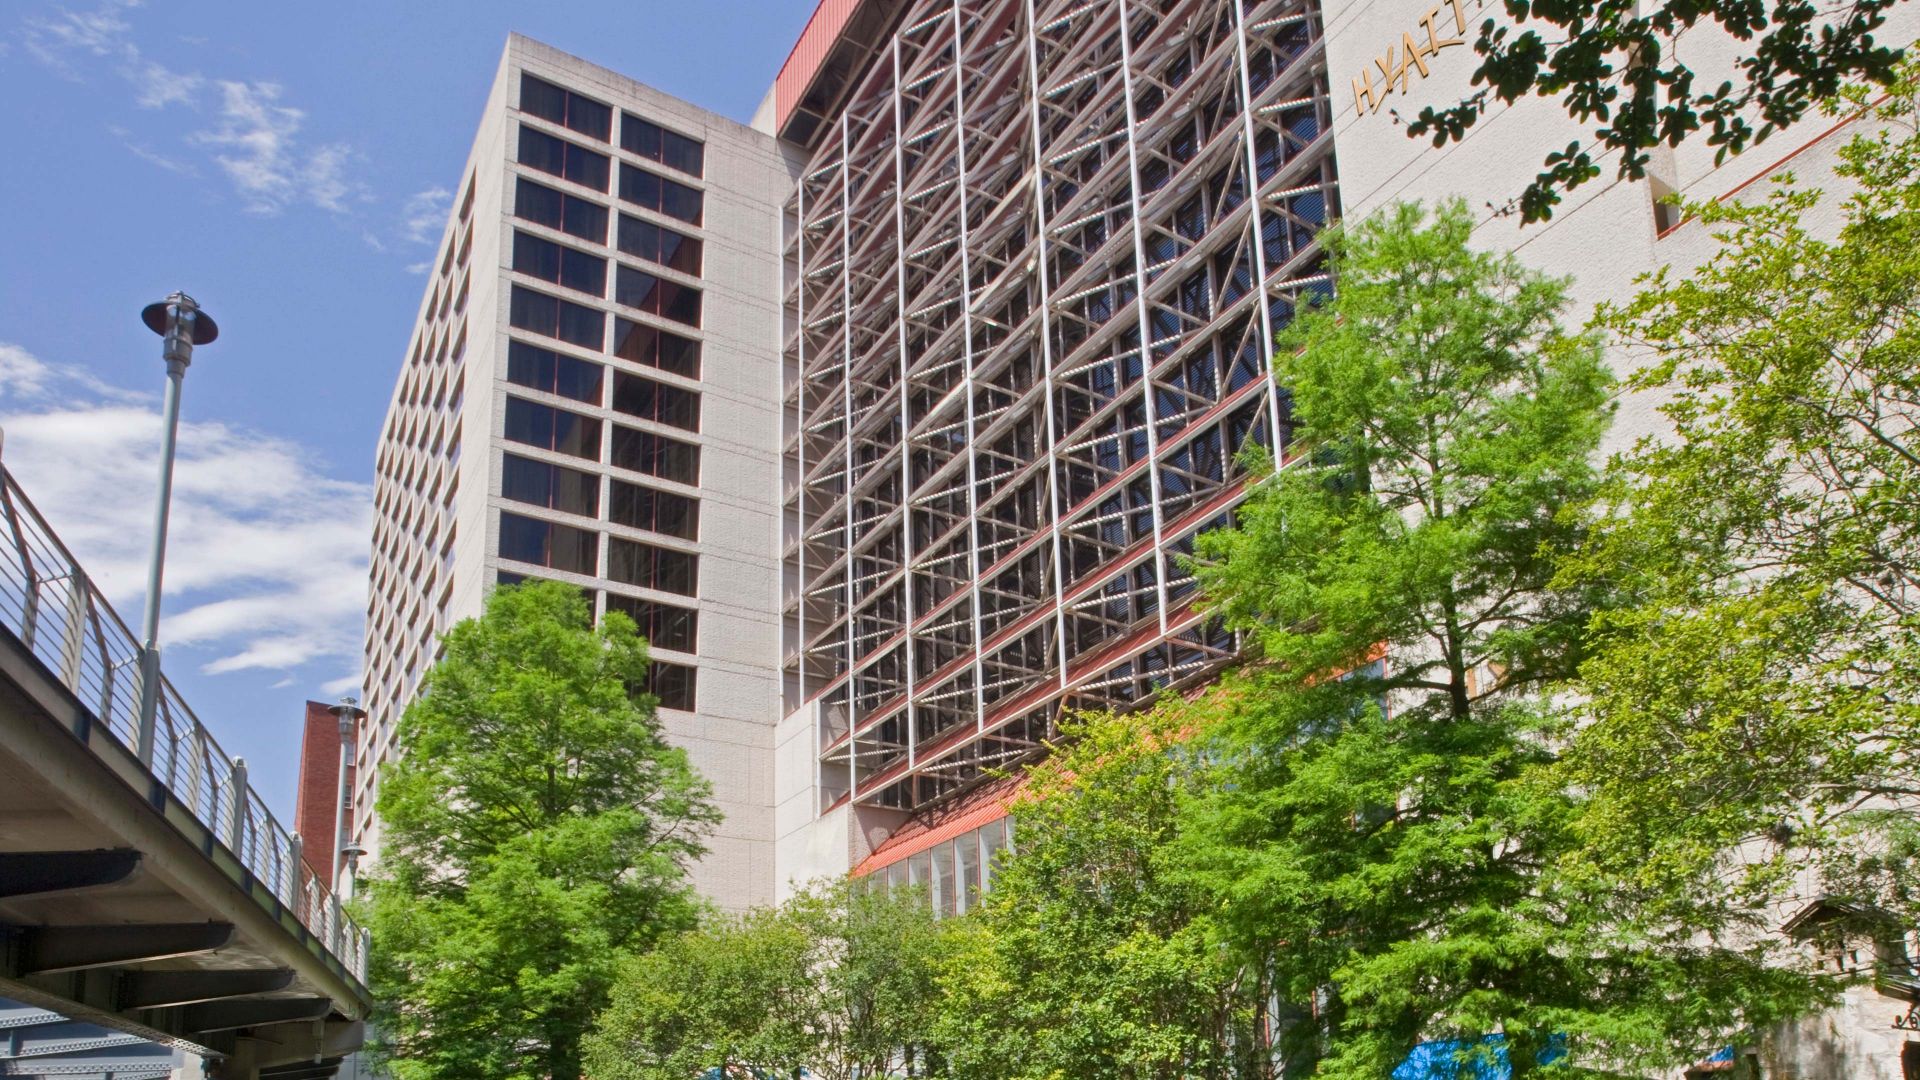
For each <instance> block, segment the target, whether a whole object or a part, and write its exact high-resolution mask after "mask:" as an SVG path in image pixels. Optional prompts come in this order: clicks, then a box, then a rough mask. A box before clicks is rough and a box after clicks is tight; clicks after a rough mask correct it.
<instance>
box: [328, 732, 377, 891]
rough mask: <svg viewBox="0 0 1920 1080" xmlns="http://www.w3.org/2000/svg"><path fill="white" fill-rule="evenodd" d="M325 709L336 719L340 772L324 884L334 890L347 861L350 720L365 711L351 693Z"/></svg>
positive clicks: (350, 748)
mask: <svg viewBox="0 0 1920 1080" xmlns="http://www.w3.org/2000/svg"><path fill="white" fill-rule="evenodd" d="M327 711H328V712H331V713H332V714H333V715H334V716H335V717H338V718H339V720H340V776H339V781H338V784H337V795H336V797H335V799H334V807H333V815H334V816H333V872H332V874H331V876H329V877H328V878H327V887H328V888H329V889H332V890H333V891H334V892H335V893H336V894H338V893H339V891H340V875H341V873H342V872H343V871H344V870H345V869H346V865H347V849H348V848H349V847H351V846H352V845H351V844H349V843H348V838H347V816H348V815H347V807H348V805H349V803H348V801H347V800H348V798H349V796H350V795H351V790H350V789H349V788H348V786H347V768H348V767H349V766H350V765H352V764H353V742H354V723H355V721H357V720H359V719H360V718H361V717H363V716H365V715H367V714H366V711H365V710H363V709H361V708H360V702H359V699H357V698H355V697H353V696H352V695H348V696H346V697H343V698H341V699H340V704H338V705H335V706H333V707H332V708H330V709H328V710H327Z"/></svg>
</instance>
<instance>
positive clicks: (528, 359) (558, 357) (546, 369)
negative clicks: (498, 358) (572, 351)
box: [507, 341, 606, 405]
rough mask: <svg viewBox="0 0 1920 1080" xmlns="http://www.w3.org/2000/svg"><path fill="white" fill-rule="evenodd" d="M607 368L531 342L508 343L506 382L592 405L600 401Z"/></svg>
mask: <svg viewBox="0 0 1920 1080" xmlns="http://www.w3.org/2000/svg"><path fill="white" fill-rule="evenodd" d="M605 370H606V369H604V368H602V367H601V366H600V365H599V364H592V363H588V362H587V361H585V360H576V359H574V358H573V357H571V356H566V355H564V354H561V353H557V352H554V351H553V350H551V349H542V348H540V347H539V346H537V345H529V344H527V343H526V342H524V341H512V342H508V344H507V381H508V382H511V383H517V384H519V385H521V386H525V387H528V388H530V389H534V390H542V391H545V392H546V393H549V394H558V395H560V396H561V397H569V398H572V399H574V400H575V401H584V402H586V403H587V404H589V405H598V404H600V382H601V379H602V378H603V372H604V371H605Z"/></svg>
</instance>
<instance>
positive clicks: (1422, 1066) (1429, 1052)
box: [1393, 1035, 1567, 1080]
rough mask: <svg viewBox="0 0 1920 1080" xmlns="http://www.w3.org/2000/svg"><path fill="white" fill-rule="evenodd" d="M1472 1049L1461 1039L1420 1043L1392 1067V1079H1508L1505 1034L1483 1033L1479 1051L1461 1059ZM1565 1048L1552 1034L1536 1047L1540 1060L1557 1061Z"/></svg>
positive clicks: (1563, 1040)
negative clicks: (1540, 1045)
mask: <svg viewBox="0 0 1920 1080" xmlns="http://www.w3.org/2000/svg"><path fill="white" fill-rule="evenodd" d="M1472 1049H1475V1047H1474V1046H1473V1044H1471V1043H1469V1042H1468V1041H1467V1040H1465V1039H1436V1040H1434V1041H1433V1042H1424V1043H1421V1044H1420V1045H1419V1046H1416V1047H1414V1048H1413V1051H1412V1053H1409V1054H1408V1055H1407V1056H1406V1059H1405V1060H1403V1061H1402V1062H1400V1064H1399V1065H1397V1066H1395V1067H1394V1070H1393V1080H1510V1078H1511V1077H1512V1076H1513V1067H1512V1066H1511V1065H1509V1064H1508V1063H1507V1037H1506V1036H1505V1035H1488V1036H1485V1037H1483V1038H1482V1039H1481V1040H1480V1045H1479V1047H1478V1049H1479V1050H1480V1051H1481V1052H1480V1053H1478V1054H1477V1055H1476V1056H1474V1057H1472V1058H1468V1059H1466V1060H1464V1061H1463V1060H1462V1058H1461V1055H1462V1054H1463V1053H1465V1052H1468V1051H1469V1050H1472ZM1566 1052H1567V1048H1566V1040H1565V1039H1564V1038H1562V1037H1560V1036H1558V1035H1556V1036H1554V1037H1553V1038H1552V1039H1549V1040H1548V1042H1547V1047H1546V1049H1544V1050H1542V1051H1540V1053H1539V1059H1540V1063H1541V1064H1542V1065H1545V1064H1547V1063H1549V1062H1552V1061H1557V1060H1559V1059H1560V1058H1561V1057H1564V1056H1565V1055H1566Z"/></svg>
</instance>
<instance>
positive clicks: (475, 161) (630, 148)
mask: <svg viewBox="0 0 1920 1080" xmlns="http://www.w3.org/2000/svg"><path fill="white" fill-rule="evenodd" d="M785 160H786V159H785V153H784V152H783V150H782V149H781V147H780V146H779V145H778V143H777V142H776V141H775V140H774V139H773V138H772V137H771V136H769V135H766V134H764V133H761V132H756V131H753V130H751V129H750V128H748V127H746V126H744V125H741V124H739V123H736V122H734V121H731V120H727V119H725V118H723V117H720V116H716V115H714V114H713V113H710V112H707V111H705V110H703V109H699V108H696V107H694V106H691V105H688V104H686V103H685V102H681V101H677V100H675V99H673V98H670V97H667V96H666V95H663V94H660V93H658V92H656V91H654V90H651V89H649V88H647V87H645V86H642V85H640V84H639V83H636V82H634V81H632V80H631V79H627V78H624V77H622V76H619V75H616V74H614V73H612V72H610V71H606V70H604V69H601V68H597V67H594V66H592V65H590V64H586V63H583V62H581V61H579V60H576V59H574V58H572V57H570V56H566V55H564V54H562V53H559V52H557V51H555V50H553V49H549V48H547V47H545V46H543V45H540V44H539V43H537V42H533V41H530V40H528V39H526V38H523V37H519V36H517V35H516V36H514V37H512V38H511V39H510V40H509V41H508V42H507V48H506V51H505V54H504V55H503V56H502V58H501V62H500V68H499V73H498V75H497V76H496V77H495V79H494V83H493V87H492V89H491V90H490V91H489V93H488V95H487V100H486V105H485V108H484V110H483V112H482V114H481V122H480V129H479V134H478V135H477V136H476V138H475V140H474V146H473V151H472V154H471V156H470V157H469V159H468V161H467V164H466V166H465V167H464V168H463V169H462V170H461V172H460V173H459V176H458V188H457V193H456V195H455V198H454V202H453V209H452V212H451V214H450V215H449V219H448V222H447V226H446V230H445V233H444V235H443V237H442V239H441V241H440V248H439V253H438V257H437V258H436V259H435V260H434V262H433V265H432V269H431V270H430V272H429V275H428V283H427V287H426V295H425V296H424V298H423V299H422V301H421V308H420V315H419V319H418V321H417V323H416V325H415V328H414V332H413V336H412V338H411V340H410V341H409V342H408V343H407V345H406V352H405V354H404V359H403V362H402V365H401V369H400V376H399V379H398V381H397V384H396V386H395V388H394V394H393V399H392V404H391V405H390V406H389V407H388V413H387V420H386V427H385V430H384V433H383V435H382V438H381V441H380V447H379V451H378V456H377V458H376V485H375V494H374V498H375V504H376V524H375V528H374V537H373V546H374V559H373V577H372V585H371V589H370V596H369V600H368V606H367V630H366V642H367V652H366V675H365V678H366V683H367V685H366V687H365V692H366V706H367V709H368V712H369V717H368V720H367V722H366V724H365V725H364V727H363V728H362V730H361V732H360V737H359V740H358V747H357V753H358V756H357V762H356V763H357V765H358V770H357V773H358V777H359V782H358V784H357V785H356V792H355V798H354V827H355V835H356V837H358V838H359V840H360V843H361V845H362V846H363V847H366V848H367V849H368V850H369V851H371V852H374V853H375V854H376V855H377V852H378V848H379V823H378V820H377V818H376V817H375V816H374V814H373V806H374V785H375V784H376V783H377V781H378V776H377V765H378V764H379V763H380V762H382V761H385V760H387V759H388V758H390V757H391V756H392V753H393V738H394V725H395V722H396V721H397V720H398V719H399V716H400V713H401V712H402V711H403V710H404V708H405V706H406V703H407V702H408V701H409V700H411V697H412V695H413V694H414V692H415V691H416V689H417V688H418V687H419V685H420V679H421V676H422V675H423V674H424V673H425V672H426V671H427V669H428V668H429V667H430V666H431V665H432V663H433V661H434V659H435V657H436V655H437V650H438V638H439V636H440V635H441V634H444V633H445V632H446V631H447V629H448V628H449V627H451V626H452V625H453V624H454V623H455V622H458V621H459V620H461V619H464V618H468V617H471V616H474V615H478V614H479V613H480V611H481V608H482V606H483V604H484V601H485V596H486V593H487V590H488V589H490V588H492V587H493V586H494V585H495V584H496V583H499V582H512V581H518V580H521V579H522V578H526V577H542V578H550V579H554V580H558V581H566V582H571V583H573V584H576V585H578V586H580V587H581V588H582V589H583V590H585V591H586V593H587V595H588V596H589V597H590V598H591V599H592V602H593V605H594V609H595V611H596V612H600V611H606V610H618V611H624V612H626V613H627V614H628V615H630V616H632V617H633V619H634V621H635V622H636V623H637V624H638V625H639V627H640V630H641V632H642V633H643V634H645V635H646V637H647V639H648V640H649V642H650V643H651V645H652V651H653V654H654V657H655V663H654V667H653V677H652V687H651V689H652V691H653V692H654V693H655V694H656V695H658V697H659V699H660V718H661V722H662V725H663V727H664V728H665V731H666V734H667V736H668V737H669V738H670V739H671V740H672V741H673V742H674V743H675V744H677V745H679V746H682V747H684V748H686V750H687V751H688V753H689V756H690V757H691V759H692V762H693V764H694V765H695V766H696V767H697V768H698V769H699V770H700V771H701V773H702V774H704V775H705V776H706V777H707V778H708V779H709V780H710V781H712V783H713V785H714V791H715V798H716V802H717V804H718V805H719V807H720V808H721V809H722V810H723V811H724V812H725V815H726V819H725V821H724V823H723V824H722V825H721V826H720V827H719V829H718V831H717V832H716V834H715V835H714V836H712V837H711V838H710V839H709V841H708V846H709V848H710V849H711V854H710V855H709V856H708V858H707V859H706V860H705V861H704V862H703V863H702V864H701V866H700V867H699V868H698V874H697V880H698V884H699V885H700V887H701V888H702V890H703V891H705V892H707V893H708V894H709V895H712V896H714V897H717V898H719V899H721V900H722V901H723V902H724V903H726V904H728V905H729V906H734V907H745V906H748V905H751V904H755V903H767V902H771V901H772V900H773V899H774V892H773V882H774V878H773V874H772V869H771V867H772V848H773V843H772V823H771V818H772V809H771V804H772V798H771V792H772V783H773V781H772V753H773V741H772V736H773V729H774V718H775V709H776V705H775V701H776V696H777V689H778V679H777V676H776V674H775V670H774V666H773V664H772V662H771V657H773V656H774V654H775V651H776V650H777V648H778V630H779V620H778V617H777V615H776V604H777V592H778V575H779V559H778V557H777V554H776V544H777V542H778V540H777V535H778V514H777V511H776V507H775V506H774V504H773V501H772V499H771V498H770V496H769V493H770V492H772V491H773V490H774V489H775V487H776V485H777V483H778V477H779V470H780V444H779V426H780V417H779V413H778V408H777V401H776V397H775V391H774V389H773V388H774V387H777V386H778V385H779V380H780V375H779V370H778V368H779V360H778V353H777V351H776V350H775V349H773V348H772V347H770V346H769V344H768V343H769V342H773V341H777V340H778V339H779V336H780V326H781V311H780V305H779V298H778V295H777V293H776V291H775V288H774V282H775V281H776V280H777V278H778V275H779V257H778V246H777V245H778V242H779V233H780V212H781V204H782V202H783V201H784V200H785V199H786V198H787V195H788V192H789V190H790V188H791V183H790V180H789V174H788V171H787V168H786V166H785V164H784V162H785ZM450 186H451V185H450Z"/></svg>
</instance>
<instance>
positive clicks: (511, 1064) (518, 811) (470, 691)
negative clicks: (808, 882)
mask: <svg viewBox="0 0 1920 1080" xmlns="http://www.w3.org/2000/svg"><path fill="white" fill-rule="evenodd" d="M445 644H446V653H445V657H444V658H443V659H442V660H441V661H440V662H439V663H438V664H436V665H435V666H434V668H433V669H432V670H431V671H430V672H429V673H428V675H427V677H426V682H425V686H424V690H423V692H422V693H421V694H420V696H419V697H418V698H416V699H415V700H414V702H413V704H412V705H410V706H409V707H408V708H407V711H406V713H405V715H404V716H403V717H402V718H401V720H400V726H399V731H398V735H397V742H398V746H399V757H398V759H397V760H396V761H395V762H394V763H393V764H391V765H389V766H387V767H386V769H385V771H384V772H383V773H382V775H381V784H380V797H379V804H378V811H379V814H380V818H381V821H382V823H383V826H384V828H385V847H384V848H383V850H382V852H381V860H380V864H379V867H378V874H377V875H376V876H375V878H374V879H373V881H372V882H371V886H372V896H373V899H372V903H371V905H370V910H369V918H370V925H371V927H372V929H373V933H374V949H373V954H372V955H373V961H374V971H373V988H374V993H375V997H376V999H377V1000H378V1001H380V1002H381V1012H380V1014H379V1016H378V1017H377V1018H376V1019H377V1021H378V1031H379V1034H380V1038H381V1039H382V1044H381V1047H380V1049H381V1051H382V1054H383V1056H384V1057H385V1059H386V1060H387V1062H388V1064H389V1066H390V1067H391V1069H392V1071H393V1073H394V1075H396V1076H397V1077H399V1078H400V1080H456V1078H457V1080H486V1078H502V1080H505V1078H516V1080H517V1078H527V1080H532V1078H541V1080H573V1078H577V1077H578V1076H579V1075H580V1042H581V1039H582V1037H583V1036H584V1035H585V1033H586V1030H587V1027H588V1025H589V1024H590V1022H591V1020H592V1017H593V1015H594V1013H595V1012H596V1011H597V1010H598V1009H599V1008H600V1007H601V1006H602V1005H603V1004H604V1003H605V1001H606V998H607V993H608V990H609V987H610V985H611V981H612V978H613V973H614V969H615V967H616V965H617V963H618V961H619V958H620V957H621V955H622V954H624V953H626V952H628V951H631V950H635V949H641V948H645V947H647V946H648V945H650V944H651V943H652V942H653V941H654V940H655V939H656V938H657V937H658V936H659V935H660V934H662V933H663V932H665V931H669V930H675V929H679V928H681V927H684V926H686V925H689V924H690V923H691V922H692V921H693V919H694V917H695V915H696V914H697V911H698V903H697V900H696V898H695V897H694V895H693V894H692V892H691V891H690V889H689V887H688V885H687V881H686V872H685V869H686V866H687V864H688V863H689V862H690V861H691V860H693V859H694V858H696V857H698V856H699V855H700V854H701V853H702V851H703V848H702V844H701V841H702V837H703V836H704V835H705V833H706V831H707V829H708V828H709V827H711V825H712V824H713V823H714V822H715V821H716V820H717V819H718V815H717V813H716V811H715V810H714V809H713V807H712V805H711V803H710V802H709V801H708V788H707V785H706V783H705V782H704V781H702V780H701V779H699V778H698V777H697V776H696V775H695V774H694V772H693V771H692V769H691V768H690V767H689V766H688V764H687V761H686V757H685V755H684V754H683V753H682V752H681V751H679V750H677V749H674V748H671V747H669V746H668V745H667V744H666V743H665V742H664V741H663V740H662V738H661V735H660V729H659V726H658V724H657V722H656V721H655V719H654V715H653V708H652V703H651V701H650V700H648V699H646V698H644V697H636V696H635V695H634V694H633V693H632V689H631V688H632V687H634V686H637V685H639V684H640V683H641V681H642V680H643V679H644V677H645V675H646V672H647V664H648V660H647V650H646V645H645V643H644V642H643V641H641V640H640V639H639V637H638V636H637V635H636V634H635V632H634V627H633V623H632V622H631V621H630V620H628V619H627V618H626V617H625V616H624V615H621V614H619V613H613V612H610V613H608V615H607V617H606V618H605V619H604V620H603V621H602V623H601V625H600V626H599V627H598V628H597V629H596V628H594V627H593V626H591V615H590V613H589V611H588V608H587V605H586V602H585V600H584V598H583V597H582V596H581V595H580V594H579V592H578V591H577V590H575V589H572V588H570V587H568V586H564V585H558V584H554V583H533V584H528V585H525V586H522V587H516V588H502V589H498V590H496V591H495V592H494V593H493V594H492V595H491V596H490V597H489V598H488V601H487V608H486V613H485V614H484V615H483V616H482V617H480V618H478V619H470V620H467V621H465V622H462V623H460V624H459V625H457V626H455V627H454V628H453V629H452V630H451V631H450V632H449V633H448V634H447V636H446V642H445Z"/></svg>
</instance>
